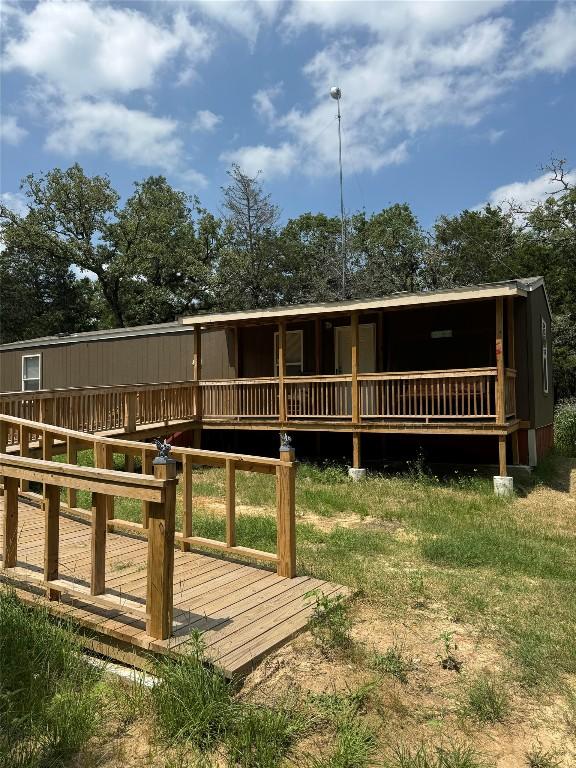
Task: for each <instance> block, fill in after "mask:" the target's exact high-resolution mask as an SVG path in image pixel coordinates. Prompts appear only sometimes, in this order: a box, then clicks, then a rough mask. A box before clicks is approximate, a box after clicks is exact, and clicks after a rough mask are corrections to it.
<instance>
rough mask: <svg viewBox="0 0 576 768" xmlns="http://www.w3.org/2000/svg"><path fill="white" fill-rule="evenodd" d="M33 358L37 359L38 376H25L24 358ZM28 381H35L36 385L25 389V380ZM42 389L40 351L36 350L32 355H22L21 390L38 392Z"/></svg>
mask: <svg viewBox="0 0 576 768" xmlns="http://www.w3.org/2000/svg"><path fill="white" fill-rule="evenodd" d="M33 358H37V359H38V376H35V377H34V378H26V376H25V373H26V360H31V359H33ZM28 381H37V382H38V386H37V387H34V388H33V389H27V388H26V382H28ZM41 389H42V353H41V352H37V353H35V354H33V355H22V392H39V391H40V390H41Z"/></svg>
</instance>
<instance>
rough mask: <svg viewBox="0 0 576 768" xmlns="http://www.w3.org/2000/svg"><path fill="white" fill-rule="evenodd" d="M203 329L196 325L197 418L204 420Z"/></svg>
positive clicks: (195, 378)
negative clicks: (201, 383) (202, 387)
mask: <svg viewBox="0 0 576 768" xmlns="http://www.w3.org/2000/svg"><path fill="white" fill-rule="evenodd" d="M201 379H202V329H201V327H200V326H199V325H195V326H194V381H195V382H196V420H197V421H202V389H201V387H200V385H199V382H200V380H201Z"/></svg>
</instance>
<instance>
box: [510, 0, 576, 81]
mask: <svg viewBox="0 0 576 768" xmlns="http://www.w3.org/2000/svg"><path fill="white" fill-rule="evenodd" d="M575 64H576V4H575V3H573V2H560V3H558V4H557V5H556V6H555V7H554V10H553V12H552V13H551V14H550V15H549V16H547V17H545V18H544V19H543V20H542V21H540V22H537V23H536V24H534V26H533V27H531V28H530V29H528V30H527V32H526V33H525V34H524V37H523V50H522V51H521V54H520V56H519V58H518V60H517V61H516V66H517V67H518V68H521V69H523V70H524V71H538V70H542V71H548V72H566V71H567V70H568V69H570V67H573V66H574V65H575Z"/></svg>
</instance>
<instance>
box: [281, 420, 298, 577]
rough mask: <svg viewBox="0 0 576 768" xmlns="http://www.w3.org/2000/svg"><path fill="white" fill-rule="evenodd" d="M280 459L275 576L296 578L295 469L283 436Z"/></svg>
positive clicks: (288, 442) (291, 451)
mask: <svg viewBox="0 0 576 768" xmlns="http://www.w3.org/2000/svg"><path fill="white" fill-rule="evenodd" d="M281 437H282V442H281V444H280V459H281V461H282V464H280V465H279V466H277V467H276V516H277V546H276V551H277V553H278V564H277V569H276V572H277V573H278V576H286V577H287V578H289V579H293V578H294V576H296V466H295V463H294V449H293V448H292V446H291V444H290V438H288V437H287V435H282V436H281Z"/></svg>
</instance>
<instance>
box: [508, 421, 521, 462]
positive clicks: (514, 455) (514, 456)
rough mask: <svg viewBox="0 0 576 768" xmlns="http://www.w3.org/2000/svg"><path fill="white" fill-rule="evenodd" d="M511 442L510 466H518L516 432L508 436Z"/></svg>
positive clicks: (518, 455)
mask: <svg viewBox="0 0 576 768" xmlns="http://www.w3.org/2000/svg"><path fill="white" fill-rule="evenodd" d="M510 439H511V441H512V464H515V465H517V464H520V450H519V447H518V430H516V431H515V432H512V434H511V435H510Z"/></svg>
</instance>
